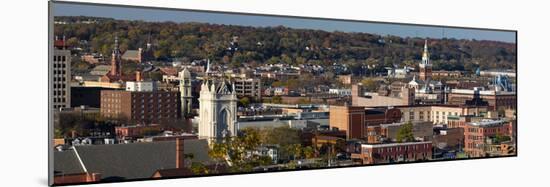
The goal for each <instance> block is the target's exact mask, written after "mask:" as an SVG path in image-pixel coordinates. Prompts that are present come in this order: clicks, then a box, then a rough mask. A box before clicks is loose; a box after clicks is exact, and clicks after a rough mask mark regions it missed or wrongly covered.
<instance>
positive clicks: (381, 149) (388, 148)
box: [377, 144, 428, 153]
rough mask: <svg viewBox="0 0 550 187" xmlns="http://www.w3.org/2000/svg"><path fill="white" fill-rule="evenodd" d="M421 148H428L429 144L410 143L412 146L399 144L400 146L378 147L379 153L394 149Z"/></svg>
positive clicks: (413, 149)
mask: <svg viewBox="0 0 550 187" xmlns="http://www.w3.org/2000/svg"><path fill="white" fill-rule="evenodd" d="M409 147H410V148H409ZM419 147H420V148H424V149H427V148H428V144H422V145H410V146H398V147H386V148H380V149H378V151H377V152H378V153H384V152H393V151H402V150H404V151H408V150H412V151H415V150H418V149H419Z"/></svg>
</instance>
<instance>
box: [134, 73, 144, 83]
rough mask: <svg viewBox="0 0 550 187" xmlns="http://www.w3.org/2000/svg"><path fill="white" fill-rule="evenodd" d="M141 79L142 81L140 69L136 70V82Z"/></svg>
mask: <svg viewBox="0 0 550 187" xmlns="http://www.w3.org/2000/svg"><path fill="white" fill-rule="evenodd" d="M141 81H143V80H142V79H141V71H136V82H141Z"/></svg>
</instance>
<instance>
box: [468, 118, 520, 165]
mask: <svg viewBox="0 0 550 187" xmlns="http://www.w3.org/2000/svg"><path fill="white" fill-rule="evenodd" d="M512 131H513V129H512V123H511V122H509V121H506V120H490V119H485V120H481V121H479V122H471V123H466V126H465V127H464V152H466V154H468V155H469V156H471V157H484V156H485V153H486V151H487V150H488V148H489V147H490V145H492V144H493V143H496V144H498V143H499V142H495V140H494V138H496V137H497V136H508V137H511V136H512V134H513V132H512ZM511 138H512V137H511Z"/></svg>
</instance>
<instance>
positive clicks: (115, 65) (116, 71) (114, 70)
mask: <svg viewBox="0 0 550 187" xmlns="http://www.w3.org/2000/svg"><path fill="white" fill-rule="evenodd" d="M120 61H121V52H120V49H119V46H118V36H115V45H114V48H113V53H112V54H111V73H110V74H111V76H120V75H121V74H122V70H121V69H122V68H121V67H120Z"/></svg>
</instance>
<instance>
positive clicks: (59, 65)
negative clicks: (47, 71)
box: [53, 63, 66, 68]
mask: <svg viewBox="0 0 550 187" xmlns="http://www.w3.org/2000/svg"><path fill="white" fill-rule="evenodd" d="M65 67H66V66H65V63H54V64H53V68H65Z"/></svg>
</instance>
